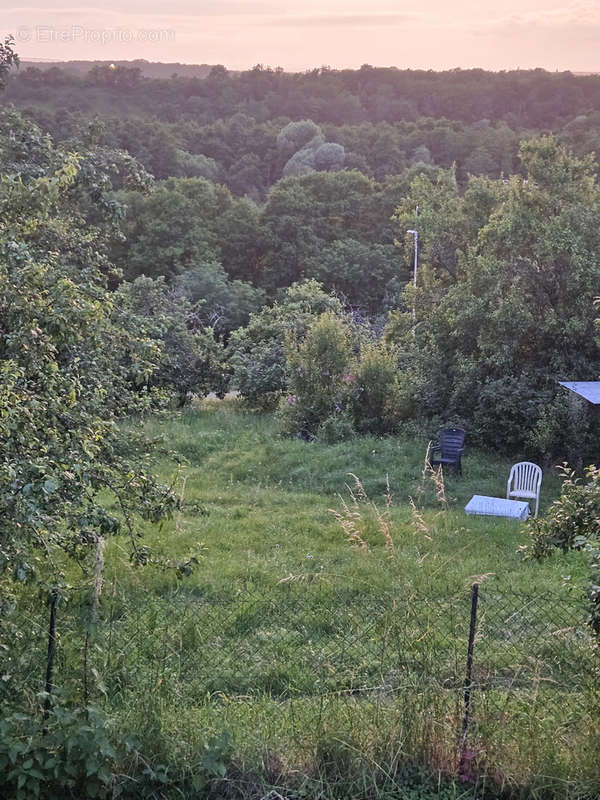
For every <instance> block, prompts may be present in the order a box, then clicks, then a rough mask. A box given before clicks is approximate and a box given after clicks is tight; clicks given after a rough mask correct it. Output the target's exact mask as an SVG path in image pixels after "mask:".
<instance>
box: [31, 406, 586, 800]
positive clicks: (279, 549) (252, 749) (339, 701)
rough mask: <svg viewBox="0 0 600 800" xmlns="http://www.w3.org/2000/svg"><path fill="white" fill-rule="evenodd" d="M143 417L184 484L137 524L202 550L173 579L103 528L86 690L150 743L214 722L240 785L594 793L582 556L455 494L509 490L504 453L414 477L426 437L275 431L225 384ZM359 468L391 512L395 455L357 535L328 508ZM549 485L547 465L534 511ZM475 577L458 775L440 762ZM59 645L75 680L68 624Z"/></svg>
mask: <svg viewBox="0 0 600 800" xmlns="http://www.w3.org/2000/svg"><path fill="white" fill-rule="evenodd" d="M139 425H141V426H143V428H144V429H145V431H146V433H147V434H148V435H150V436H154V437H160V439H161V445H160V446H159V447H157V458H158V464H157V467H158V470H159V472H160V474H161V475H162V477H163V478H164V480H165V481H169V480H172V479H175V485H176V488H177V491H178V492H180V493H182V496H183V508H182V511H181V513H180V514H178V515H177V516H176V517H175V518H174V519H173V520H171V521H169V522H167V523H164V524H163V525H162V526H160V527H153V526H151V525H148V526H147V527H146V531H145V534H146V538H145V542H146V543H147V544H149V545H150V546H151V548H152V550H153V552H154V554H155V555H157V556H165V557H167V558H169V559H174V558H175V559H180V560H185V559H187V558H189V556H191V555H199V556H201V559H200V564H199V567H198V568H197V570H196V571H195V572H194V573H193V574H192V575H191V576H189V577H187V578H185V579H183V580H177V578H176V577H175V576H174V573H173V571H172V570H164V569H161V568H160V567H158V566H156V567H155V566H149V567H146V568H144V569H136V568H134V567H132V566H131V565H130V563H129V561H128V559H127V544H126V542H125V541H123V540H121V539H120V538H118V537H117V538H114V539H113V540H111V542H110V544H109V546H108V548H107V551H106V566H105V587H104V594H103V600H102V621H101V624H100V627H99V632H98V634H97V639H96V641H97V647H96V648H95V649H93V650H92V652H91V654H90V667H93V669H94V670H95V671H96V672H95V675H96V676H97V677H96V679H95V683H96V686H97V687H100V690H98V689H96V692H95V697H94V699H95V702H97V703H98V704H100V705H103V706H104V708H105V709H106V711H107V712H108V713H109V715H110V717H111V718H112V719H113V720H114V725H115V726H116V728H117V729H118V730H119V731H135V732H136V734H137V735H138V736H139V738H140V739H141V741H142V742H143V744H144V748H145V752H146V753H147V755H148V757H149V758H151V759H153V761H154V762H159V763H164V764H168V765H169V769H170V771H171V773H172V774H174V775H180V776H181V775H183V776H185V773H186V770H187V771H189V770H190V769H191V767H190V765H191V764H194V763H195V762H197V759H198V756H197V754H198V753H199V752H201V751H202V747H203V744H204V742H205V741H206V740H207V739H208V738H209V737H210V736H211V735H218V734H219V733H220V732H221V731H223V730H227V731H229V733H230V734H231V736H232V741H233V744H232V750H231V753H230V758H231V763H232V766H231V767H230V769H229V771H228V774H227V776H226V779H225V781H224V782H223V783H222V784H219V788H218V793H222V794H225V795H227V796H232V797H250V796H252V797H255V796H256V797H263V796H265V795H266V794H267V793H268V791H269V790H270V788H271V787H276V788H277V790H278V791H280V793H281V794H282V795H283V796H286V793H287V795H290V794H291V795H292V796H294V797H298V798H300V797H317V796H319V797H323V798H331V800H333V799H334V798H350V797H352V798H357V799H358V798H365V799H366V798H371V797H379V798H381V799H382V800H384V799H385V798H389V800H391V798H406V800H413V799H414V800H417V798H423V799H425V798H431V797H440V798H447V800H451V798H453V799H454V800H458V798H463V800H465V799H466V798H470V797H474V796H478V797H479V796H481V795H479V794H477V793H475V794H473V791H472V789H471V788H470V785H471V782H472V781H473V780H475V776H479V777H480V778H481V779H482V780H483V784H484V785H485V791H486V792H488V793H490V794H489V796H496V794H497V793H499V792H502V791H505V792H506V791H509V790H510V791H514V792H515V793H516V794H518V796H522V797H531V798H540V800H541V798H559V797H560V798H563V797H570V798H579V799H580V800H583V798H591V797H595V796H598V795H599V794H600V771H599V768H598V765H597V758H596V749H597V746H598V742H600V731H599V723H598V719H600V716H599V715H598V708H599V706H598V703H597V697H596V694H595V690H594V686H593V684H594V674H595V673H594V669H595V668H596V664H595V662H594V660H593V656H592V653H591V648H590V642H589V638H588V635H587V629H586V626H585V614H586V607H585V599H584V597H583V593H582V592H581V588H580V587H581V586H582V585H583V583H584V581H585V577H586V567H585V562H584V560H583V558H582V557H581V556H580V555H579V554H571V555H569V556H564V557H562V556H561V557H558V558H556V559H554V560H550V561H548V562H547V563H544V564H541V565H540V564H537V563H532V562H526V561H523V558H522V556H521V554H520V553H519V552H518V550H519V547H520V545H522V544H525V543H526V541H527V540H526V537H525V535H524V533H523V530H522V526H521V525H520V524H519V523H518V522H515V521H513V520H506V519H500V518H482V517H467V516H466V515H465V513H464V510H463V508H464V505H465V504H466V502H467V501H468V499H469V498H470V497H471V496H472V495H473V494H475V493H478V494H489V495H497V496H503V495H504V493H505V487H506V483H505V482H506V478H507V476H508V472H509V469H510V463H511V462H510V461H508V460H503V459H499V458H498V457H497V456H495V455H494V454H490V453H485V452H480V451H477V450H470V449H469V450H468V451H467V454H466V456H465V458H464V476H463V477H462V478H461V477H458V476H455V475H453V474H452V473H450V474H449V475H448V476H447V481H446V487H445V489H446V496H447V505H446V506H445V505H443V504H440V502H439V501H438V500H437V499H436V494H435V491H434V487H433V484H432V481H431V480H430V479H426V480H425V481H424V480H423V477H422V470H423V457H424V454H425V449H426V446H427V441H426V440H424V439H423V440H419V439H408V438H405V437H397V438H395V437H386V438H376V437H362V438H357V439H355V440H352V441H349V442H344V443H341V444H338V445H334V446H326V445H322V444H319V443H307V442H303V441H300V440H289V439H284V438H280V437H279V436H277V434H276V430H275V426H274V422H273V419H272V417H270V416H268V415H266V416H257V415H251V414H247V413H243V412H242V411H241V410H240V409H239V408H237V407H236V406H235V404H228V403H221V404H214V405H213V406H208V407H204V408H203V409H197V410H192V411H186V412H183V413H180V414H177V415H173V416H171V417H170V418H166V419H151V420H148V421H145V422H143V423H139ZM178 462H179V463H178ZM349 473H353V474H354V475H356V476H358V477H359V479H360V481H361V483H362V485H363V486H364V489H365V492H366V493H367V495H368V496H369V498H370V499H371V500H372V501H373V502H374V503H375V504H376V505H377V507H378V508H379V509H380V510H381V511H382V512H385V509H386V485H387V483H386V481H387V476H389V485H390V489H391V494H392V505H391V508H390V511H389V525H390V534H391V539H392V541H393V551H392V550H390V547H389V542H388V546H386V538H385V536H384V535H383V533H382V531H381V529H380V526H379V525H378V523H377V517H376V513H375V512H374V509H373V506H372V505H370V504H369V503H367V502H362V503H361V504H359V507H358V513H359V514H360V519H356V524H357V527H358V529H359V530H360V533H361V536H362V537H363V539H364V541H365V542H366V543H367V544H368V548H367V549H358V548H356V547H353V546H352V545H351V543H350V542H348V541H347V538H346V535H345V532H344V530H343V529H342V527H341V525H340V523H339V521H338V520H337V519H336V517H335V515H334V514H333V513H332V511H331V509H334V510H337V511H340V510H341V509H342V501H341V499H340V495H341V497H343V498H345V500H346V501H348V500H349V494H348V490H347V487H346V484H347V483H348V484H350V485H353V478H352V477H351V476H350V475H349ZM184 483H185V488H184ZM559 489H560V482H559V480H558V479H557V478H556V477H555V476H553V475H550V474H545V476H544V483H543V486H542V502H541V509H542V511H543V509H544V508H545V507H547V506H548V504H549V503H550V502H551V501H552V500H553V499H554V498H555V497H556V496H557V495H558V493H559ZM409 498H413V500H414V502H415V503H416V505H417V506H418V508H419V510H420V513H421V515H422V520H423V523H422V525H421V527H419V526H415V524H414V520H413V514H412V512H411V509H410V506H409ZM565 574H569V575H571V581H572V583H573V585H574V587H576V588H574V589H573V590H572V591H569V590H568V589H567V588H564V587H563V586H562V584H563V580H562V576H563V575H565ZM475 580H479V581H481V600H480V606H479V616H478V628H477V638H476V642H475V655H474V667H473V679H474V681H475V686H474V691H473V709H472V717H471V724H470V729H469V737H468V756H469V757H468V760H467V765H466V767H465V768H464V773H465V775H464V777H465V778H467V781H466V783H464V784H463V783H460V782H459V783H458V784H454V783H453V782H452V776H453V775H455V773H456V767H457V733H458V731H459V730H460V725H461V721H462V715H463V680H464V668H465V658H466V650H467V639H468V633H469V621H470V618H469V615H470V602H471V600H470V591H471V585H472V583H473V582H474V581H475ZM577 587H579V588H577ZM42 648H43V638H41V637H40V653H41V652H42ZM59 652H60V654H61V655H60V658H61V662H60V665H59V667H60V672H61V679H62V682H63V684H65V685H66V686H67V687H68V689H69V691H71V692H72V693H73V694H74V695H75V696H76V697H77V696H78V695H80V694H81V667H80V663H81V640H80V635H79V634H77V629H76V628H75V627H74V628H73V634H72V635H70V634H69V632H68V630H65V631H64V633H63V637H62V640H61V647H60V649H59ZM519 793H520V794H519ZM165 796H166V795H165Z"/></svg>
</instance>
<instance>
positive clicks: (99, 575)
mask: <svg viewBox="0 0 600 800" xmlns="http://www.w3.org/2000/svg"><path fill="white" fill-rule="evenodd" d="M105 546H106V539H105V538H104V537H103V536H98V537H97V539H96V553H95V559H94V578H93V588H92V613H91V617H92V622H96V621H97V619H98V607H99V605H100V595H101V594H102V583H103V579H104V548H105Z"/></svg>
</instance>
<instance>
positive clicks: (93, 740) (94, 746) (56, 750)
mask: <svg viewBox="0 0 600 800" xmlns="http://www.w3.org/2000/svg"><path fill="white" fill-rule="evenodd" d="M115 757H116V753H115V751H114V749H113V747H112V745H111V744H110V742H109V740H108V737H107V735H106V731H105V726H104V720H103V718H102V716H101V715H100V713H99V712H98V711H95V710H93V709H88V710H87V712H85V713H84V712H81V711H67V710H66V709H64V708H61V707H60V706H58V707H55V708H54V709H53V710H52V711H51V713H50V715H49V718H48V720H46V721H45V722H42V720H41V719H39V718H37V717H31V716H29V715H27V714H12V715H10V716H8V717H5V718H4V719H3V720H2V721H1V722H0V783H1V785H2V788H3V790H4V792H5V793H6V794H4V795H3V796H5V797H11V798H13V800H31V798H33V797H43V798H45V800H63V798H66V797H89V798H104V797H110V796H112V788H113V784H114V777H113V774H112V765H113V764H114V760H115Z"/></svg>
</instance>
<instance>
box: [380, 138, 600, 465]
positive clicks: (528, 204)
mask: <svg viewBox="0 0 600 800" xmlns="http://www.w3.org/2000/svg"><path fill="white" fill-rule="evenodd" d="M521 158H522V161H523V167H524V169H525V171H526V175H527V177H526V178H525V179H523V178H521V177H513V178H512V179H511V180H510V182H509V183H508V185H504V184H499V186H498V189H499V192H494V191H493V190H491V184H489V182H486V181H484V180H483V179H480V180H477V181H475V182H474V184H473V185H472V190H471V189H470V190H469V191H470V192H471V194H470V195H469V197H468V200H465V199H464V198H463V201H462V203H463V209H462V211H461V212H460V213H461V214H464V218H465V219H466V218H468V219H470V220H471V223H470V225H469V226H466V227H465V226H464V225H463V226H462V230H463V233H462V242H460V243H457V245H456V246H457V250H456V259H455V263H456V264H457V273H456V278H457V280H456V281H454V276H453V281H452V284H451V285H450V286H449V287H448V288H444V286H443V285H437V286H433V285H430V286H427V285H425V287H424V288H423V289H421V290H420V291H419V292H418V293H417V296H416V311H417V326H416V329H415V332H414V336H413V335H412V334H411V332H410V330H411V321H410V314H405V315H404V316H403V315H402V314H397V315H396V316H395V318H394V319H395V321H396V325H397V326H398V327H397V328H396V331H397V333H398V332H399V331H401V330H402V325H404V331H405V334H404V336H405V338H404V340H403V341H404V343H405V345H406V347H407V348H408V349H409V350H412V352H413V357H412V358H409V359H408V361H407V362H406V367H407V369H409V370H412V374H413V377H414V380H415V386H416V387H417V390H416V391H417V395H418V400H419V402H418V406H419V407H420V408H422V409H423V410H424V412H425V413H426V414H429V415H443V416H444V418H446V419H461V420H462V421H464V422H465V423H466V424H467V426H468V427H469V429H470V431H471V432H472V435H473V436H474V437H476V438H478V439H479V440H480V441H483V442H485V443H486V444H489V445H493V446H496V447H499V448H503V449H506V450H512V451H514V450H517V449H519V448H521V449H522V448H523V447H524V446H525V445H527V446H528V447H529V448H530V449H531V450H532V451H535V452H537V454H538V455H539V454H540V452H541V451H542V455H543V454H544V453H543V451H544V450H546V452H545V455H546V456H551V455H554V454H557V453H558V454H559V453H560V452H561V448H562V447H563V446H564V441H561V439H560V438H559V439H558V440H554V441H548V437H547V429H548V425H549V424H550V420H549V418H548V414H549V413H550V412H549V409H550V408H553V407H554V406H553V405H552V403H553V398H556V397H557V393H558V392H559V391H562V390H560V389H559V387H558V386H557V383H556V382H557V380H559V379H563V380H564V379H569V378H570V379H589V378H590V377H591V376H594V375H596V374H597V373H598V372H599V371H600V358H599V353H598V349H597V346H596V343H595V340H594V320H593V314H592V313H591V309H592V305H593V298H594V296H595V294H596V292H597V287H598V282H599V280H600V273H599V272H598V270H599V266H598V265H599V264H600V233H599V231H598V227H597V226H596V225H595V224H594V222H593V220H594V219H595V218H596V215H597V214H598V210H599V205H598V204H599V199H600V196H599V192H598V187H597V185H596V182H595V178H594V174H593V166H592V161H591V160H590V159H585V160H578V159H576V158H575V157H573V156H572V155H571V154H569V153H568V152H566V151H565V150H563V149H561V148H560V147H559V146H558V145H557V143H556V141H555V140H554V139H551V138H541V139H536V140H532V141H530V142H527V143H525V144H524V145H523V146H522V147H521ZM465 197H466V195H465ZM453 204H454V201H453ZM454 205H455V204H454ZM455 207H456V205H455ZM459 210H460V209H459ZM466 211H468V214H465V212H466ZM478 214H479V217H478ZM486 217H487V219H486ZM474 223H476V224H474ZM456 228H457V229H458V230H459V231H460V226H456ZM453 229H454V226H453ZM446 241H449V240H447V239H446ZM449 243H450V244H451V249H452V248H453V247H454V246H455V245H454V242H451V241H449ZM459 244H460V248H461V249H458V245H459ZM427 247H428V245H427V239H425V254H426V255H427V253H428V250H427ZM429 256H430V257H431V253H429ZM446 260H447V261H448V263H451V261H450V259H449V258H448V259H446ZM446 285H447V284H446ZM402 320H404V322H402ZM392 338H395V339H398V336H392ZM400 338H402V334H400Z"/></svg>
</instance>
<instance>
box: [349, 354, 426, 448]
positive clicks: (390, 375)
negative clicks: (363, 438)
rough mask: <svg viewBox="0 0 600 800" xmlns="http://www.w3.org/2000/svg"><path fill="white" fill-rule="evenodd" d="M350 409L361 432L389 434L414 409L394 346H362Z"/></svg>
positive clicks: (354, 377) (354, 378)
mask: <svg viewBox="0 0 600 800" xmlns="http://www.w3.org/2000/svg"><path fill="white" fill-rule="evenodd" d="M353 383H354V391H353V396H352V412H353V417H354V424H355V426H356V430H357V431H360V432H361V433H390V432H392V431H394V430H396V429H397V428H398V425H399V424H400V423H401V422H402V421H403V420H405V419H407V418H408V417H409V416H411V414H412V411H413V403H412V400H411V396H410V393H409V387H408V382H407V380H406V377H405V376H402V375H401V374H399V372H398V354H397V352H396V349H395V348H393V347H390V346H388V345H386V344H385V343H380V344H366V345H363V347H362V349H361V354H360V362H359V363H358V367H357V371H356V375H354V376H353Z"/></svg>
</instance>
